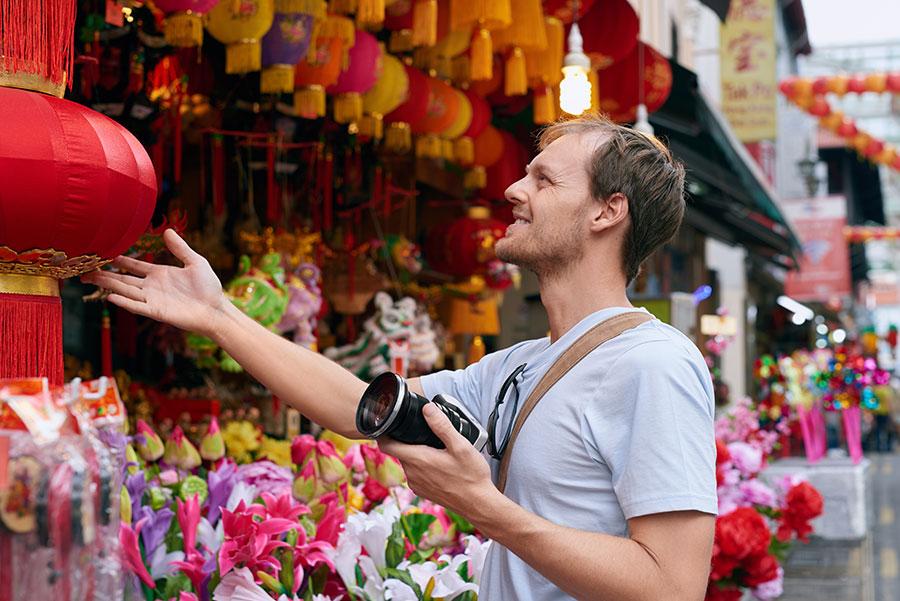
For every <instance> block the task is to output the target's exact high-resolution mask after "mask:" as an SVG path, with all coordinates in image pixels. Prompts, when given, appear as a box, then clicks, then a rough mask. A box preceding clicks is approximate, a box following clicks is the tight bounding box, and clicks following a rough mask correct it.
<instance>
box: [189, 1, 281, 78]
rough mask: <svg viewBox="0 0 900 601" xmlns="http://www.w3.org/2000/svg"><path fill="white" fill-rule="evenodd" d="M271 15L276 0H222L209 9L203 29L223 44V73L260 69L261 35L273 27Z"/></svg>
mask: <svg viewBox="0 0 900 601" xmlns="http://www.w3.org/2000/svg"><path fill="white" fill-rule="evenodd" d="M274 18H275V0H238V1H233V0H224V1H222V2H219V3H218V4H216V5H215V6H214V7H213V8H212V10H210V11H209V14H208V17H207V20H206V29H207V30H208V31H209V33H210V35H211V36H212V37H214V38H216V39H217V40H219V41H220V42H222V43H223V44H225V72H226V73H228V74H240V73H250V72H252V71H259V70H260V68H261V67H262V45H261V44H260V38H262V37H263V36H264V35H266V32H267V31H269V28H270V27H272V21H273V20H274Z"/></svg>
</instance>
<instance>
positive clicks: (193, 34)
mask: <svg viewBox="0 0 900 601" xmlns="http://www.w3.org/2000/svg"><path fill="white" fill-rule="evenodd" d="M226 1H227V0H226ZM218 3H219V0H156V1H155V2H154V4H155V5H156V8H158V9H159V10H161V11H162V12H163V13H164V14H165V15H166V18H165V19H163V29H164V30H165V34H166V43H167V44H169V45H170V46H177V47H185V48H188V47H192V46H200V45H201V44H203V17H204V15H206V13H208V12H209V11H210V10H212V8H213V7H214V6H215V5H216V4H218Z"/></svg>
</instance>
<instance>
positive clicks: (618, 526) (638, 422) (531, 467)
mask: <svg viewBox="0 0 900 601" xmlns="http://www.w3.org/2000/svg"><path fill="white" fill-rule="evenodd" d="M627 311H643V309H627V308H621V307H616V308H610V309H604V310H602V311H598V312H596V313H594V314H592V315H589V316H588V317H586V318H585V319H583V320H582V321H581V322H579V323H578V324H577V325H576V326H575V327H574V328H572V329H571V330H570V331H568V332H566V334H565V335H564V336H562V337H561V338H560V339H559V340H557V341H556V342H554V343H553V344H550V341H549V339H548V338H543V339H539V340H529V341H526V342H522V343H519V344H517V345H515V346H512V347H510V348H508V349H505V350H502V351H499V352H497V353H492V354H490V355H488V356H486V357H484V358H483V359H482V360H481V361H479V362H478V363H476V364H474V365H470V366H469V367H468V368H466V369H465V370H458V371H443V372H439V373H436V374H432V375H429V376H425V377H423V378H422V379H421V382H422V388H423V389H424V391H425V393H426V395H427V396H428V398H431V397H433V396H434V395H436V394H442V393H443V394H449V395H451V396H453V397H456V398H457V399H459V400H460V401H461V402H462V403H463V405H465V407H466V409H468V410H469V411H470V412H471V413H472V415H473V416H474V417H475V418H476V419H478V420H479V421H480V422H481V423H482V424H483V425H484V426H485V428H487V424H488V417H489V416H490V414H491V411H493V408H494V403H495V400H496V397H497V394H498V393H499V391H500V388H501V386H502V384H503V382H504V381H505V380H506V379H507V377H508V376H509V375H510V374H511V373H512V372H513V371H514V370H515V369H516V367H518V366H519V365H521V364H523V363H525V364H527V367H526V368H525V371H524V372H523V373H522V375H520V376H519V377H518V378H517V382H518V389H519V408H521V407H522V405H524V403H525V400H526V399H527V398H528V395H529V394H530V393H531V390H532V389H533V388H534V387H535V386H536V385H537V383H538V381H540V379H541V377H542V376H543V374H544V372H545V371H546V370H547V369H549V367H550V366H551V365H552V364H553V362H554V361H555V360H556V359H557V357H559V356H560V354H562V352H563V351H564V350H565V349H566V348H567V347H568V346H569V345H571V344H572V343H573V342H574V341H575V340H577V339H578V338H579V337H581V335H582V334H584V333H585V332H587V331H588V330H589V329H590V328H592V327H593V326H595V325H596V324H598V323H600V322H601V321H603V320H605V319H608V318H610V317H613V316H615V315H619V314H621V313H625V312H627ZM512 394H513V391H512V390H510V391H509V392H508V393H507V396H506V399H505V402H504V403H503V406H502V409H506V410H509V409H510V408H511V405H512ZM713 416H714V403H713V391H712V381H711V378H710V375H709V370H708V368H707V366H706V363H705V361H704V360H703V357H702V356H701V354H700V352H699V350H698V349H697V347H696V346H695V345H694V344H693V343H692V342H691V341H690V340H689V339H688V338H687V337H685V336H684V335H683V334H682V333H681V332H679V331H678V330H676V329H675V328H673V327H671V326H669V325H666V324H664V323H662V322H660V321H658V320H655V319H654V320H651V321H649V322H647V323H644V324H641V325H640V326H638V327H636V328H633V329H631V330H628V331H626V332H624V333H623V334H621V335H620V336H618V337H616V338H614V339H613V340H610V341H608V342H606V343H605V344H603V345H601V346H600V347H599V348H597V349H595V350H594V351H593V352H592V353H590V354H589V355H588V356H587V357H585V358H584V359H582V360H581V362H580V363H578V365H576V366H575V367H574V368H572V370H571V371H569V373H567V374H566V375H565V376H563V377H562V379H560V380H559V381H558V382H557V383H556V385H555V386H553V387H552V388H551V389H550V390H549V391H548V392H547V393H546V394H545V395H544V398H543V399H542V400H541V401H540V402H539V403H538V405H537V406H536V407H535V409H534V411H533V412H532V414H531V415H530V416H529V417H528V420H527V421H526V422H525V425H524V427H523V428H522V430H521V432H520V433H519V437H518V439H517V440H516V443H515V447H514V450H513V455H512V459H511V462H510V467H509V475H508V480H507V484H506V495H507V496H508V497H509V498H510V499H512V500H513V501H515V502H516V503H518V504H520V505H522V506H523V507H525V508H526V509H528V510H529V511H532V512H533V513H535V514H537V515H539V516H541V517H544V518H546V519H548V520H550V521H551V522H554V523H556V524H560V525H563V526H569V527H572V528H577V529H580V530H587V531H592V532H603V533H606V534H612V535H616V536H627V534H628V524H627V522H626V520H628V519H630V518H634V517H638V516H642V515H648V514H653V513H661V512H667V511H679V510H697V511H702V512H704V513H710V514H715V513H716V511H717V501H716V475H715V471H716V468H715V463H716V446H715V436H714V431H713ZM507 421H508V416H507V415H506V414H505V413H503V412H501V420H500V422H501V423H504V424H505V423H507ZM498 430H499V428H498ZM498 434H500V432H498ZM501 435H502V434H501ZM507 452H509V451H507ZM485 455H486V456H487V450H485ZM488 461H489V462H490V464H491V468H492V470H493V473H494V478H495V480H496V475H497V468H498V466H499V462H498V461H495V460H494V459H491V458H490V457H488ZM584 569H586V570H589V569H591V568H590V565H585V566H584ZM512 599H516V600H519V601H528V600H534V601H551V600H553V601H556V600H558V599H570V597H569V596H568V595H566V594H565V593H563V592H562V591H561V590H560V589H559V588H558V587H557V586H556V585H554V584H553V583H551V582H550V581H549V580H547V579H546V578H544V577H543V576H542V575H541V574H539V573H538V572H537V571H536V570H534V569H532V568H530V567H529V566H528V565H527V564H526V563H525V562H523V561H522V560H521V559H519V558H518V557H517V556H516V555H514V554H513V553H511V552H510V551H508V550H507V549H506V548H504V547H502V546H500V545H497V544H494V545H492V546H491V550H490V552H489V554H488V558H487V562H486V564H485V569H484V573H483V575H482V582H481V591H480V593H479V600H480V601H507V600H512Z"/></svg>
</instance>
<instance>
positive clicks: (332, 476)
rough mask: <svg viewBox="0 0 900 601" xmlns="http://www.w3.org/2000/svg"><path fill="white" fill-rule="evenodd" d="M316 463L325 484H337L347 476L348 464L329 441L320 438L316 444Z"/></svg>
mask: <svg viewBox="0 0 900 601" xmlns="http://www.w3.org/2000/svg"><path fill="white" fill-rule="evenodd" d="M316 465H317V467H318V472H319V478H320V479H321V480H322V482H324V483H325V484H335V483H337V482H339V481H341V480H343V479H344V478H346V477H347V466H346V465H344V462H343V460H342V459H341V457H340V455H338V454H337V451H336V450H335V448H334V445H333V444H331V443H330V442H328V441H322V440H320V441H319V442H318V443H317V444H316Z"/></svg>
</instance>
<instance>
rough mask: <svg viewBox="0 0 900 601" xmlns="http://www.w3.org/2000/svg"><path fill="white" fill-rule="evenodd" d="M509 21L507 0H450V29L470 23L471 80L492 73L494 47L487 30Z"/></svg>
mask: <svg viewBox="0 0 900 601" xmlns="http://www.w3.org/2000/svg"><path fill="white" fill-rule="evenodd" d="M510 23H512V7H511V5H510V0H492V1H491V2H482V1H479V2H471V1H469V0H451V2H450V29H451V30H454V31H455V30H458V29H462V28H463V27H467V26H472V27H473V28H474V34H473V36H472V45H471V51H470V60H471V63H470V64H471V78H472V80H473V81H478V80H482V79H491V78H492V77H493V74H494V73H493V68H494V67H493V65H494V47H493V40H492V39H491V31H494V30H498V29H504V28H505V27H509V24H510Z"/></svg>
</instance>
